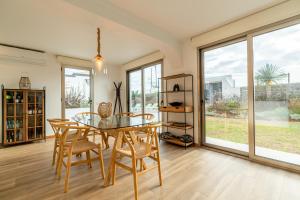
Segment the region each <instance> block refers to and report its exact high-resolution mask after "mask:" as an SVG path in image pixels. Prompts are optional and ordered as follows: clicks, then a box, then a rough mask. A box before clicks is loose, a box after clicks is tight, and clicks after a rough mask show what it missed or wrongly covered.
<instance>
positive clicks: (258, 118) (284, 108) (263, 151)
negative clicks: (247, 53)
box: [253, 24, 300, 165]
mask: <svg viewBox="0 0 300 200" xmlns="http://www.w3.org/2000/svg"><path fill="white" fill-rule="evenodd" d="M253 53H254V55H253V61H254V66H253V67H254V68H253V71H254V75H253V76H254V77H253V79H254V113H255V115H254V117H255V154H256V155H258V156H262V157H266V158H271V159H274V160H280V161H284V162H288V163H293V164H298V165H300V24H297V25H293V26H289V27H286V28H281V29H278V30H273V31H271V32H265V33H262V34H259V35H256V36H254V37H253Z"/></svg>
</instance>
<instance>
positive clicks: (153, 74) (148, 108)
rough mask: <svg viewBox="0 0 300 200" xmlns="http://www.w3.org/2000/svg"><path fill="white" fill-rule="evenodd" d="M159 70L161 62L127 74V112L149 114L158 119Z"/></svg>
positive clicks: (160, 72)
mask: <svg viewBox="0 0 300 200" xmlns="http://www.w3.org/2000/svg"><path fill="white" fill-rule="evenodd" d="M161 68H162V62H161V61H159V62H156V63H153V64H149V65H146V66H143V67H140V68H137V69H134V70H131V71H128V72H127V85H128V92H127V97H128V111H129V112H133V113H150V114H153V115H154V116H156V117H158V99H157V98H158V91H159V88H160V82H159V78H160V77H161V74H162V71H161V70H162V69H161Z"/></svg>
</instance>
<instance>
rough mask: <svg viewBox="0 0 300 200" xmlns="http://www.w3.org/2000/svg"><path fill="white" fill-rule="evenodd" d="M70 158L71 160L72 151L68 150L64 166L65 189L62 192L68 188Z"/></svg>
mask: <svg viewBox="0 0 300 200" xmlns="http://www.w3.org/2000/svg"><path fill="white" fill-rule="evenodd" d="M71 160H72V151H71V150H69V151H68V161H67V167H66V175H65V190H64V192H68V190H69V177H70V170H71Z"/></svg>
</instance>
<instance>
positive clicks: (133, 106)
mask: <svg viewBox="0 0 300 200" xmlns="http://www.w3.org/2000/svg"><path fill="white" fill-rule="evenodd" d="M129 111H130V112H134V113H142V71H141V70H137V71H132V72H129Z"/></svg>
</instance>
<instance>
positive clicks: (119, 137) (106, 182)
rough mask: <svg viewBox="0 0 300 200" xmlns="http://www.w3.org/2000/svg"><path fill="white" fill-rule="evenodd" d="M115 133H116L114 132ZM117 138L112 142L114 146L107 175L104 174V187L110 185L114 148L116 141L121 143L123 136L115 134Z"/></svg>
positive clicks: (114, 155)
mask: <svg viewBox="0 0 300 200" xmlns="http://www.w3.org/2000/svg"><path fill="white" fill-rule="evenodd" d="M116 133H117V131H116ZM117 135H118V136H117V138H116V139H115V142H114V146H113V149H112V153H111V157H110V159H109V164H108V169H107V173H106V176H105V180H104V187H107V186H109V185H110V183H111V174H112V170H113V169H112V162H113V160H114V159H115V157H116V146H117V143H118V141H121V140H122V139H123V134H121V133H120V134H117Z"/></svg>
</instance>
